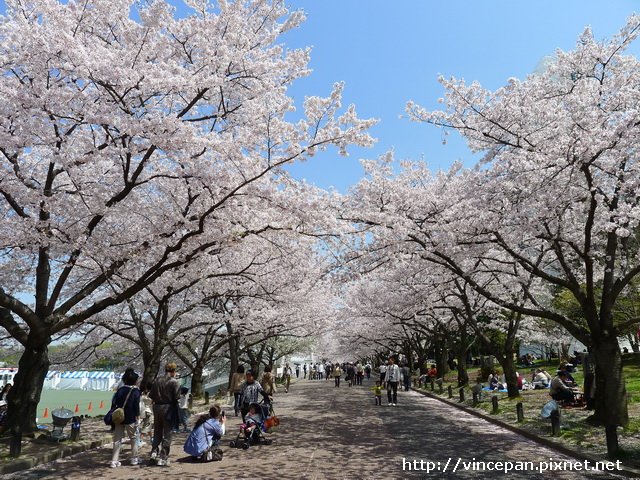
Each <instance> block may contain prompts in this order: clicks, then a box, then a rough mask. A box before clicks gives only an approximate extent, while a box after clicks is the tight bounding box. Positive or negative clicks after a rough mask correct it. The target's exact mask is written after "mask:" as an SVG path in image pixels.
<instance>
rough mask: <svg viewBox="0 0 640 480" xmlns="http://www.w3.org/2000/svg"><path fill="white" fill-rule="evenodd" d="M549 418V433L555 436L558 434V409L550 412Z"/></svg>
mask: <svg viewBox="0 0 640 480" xmlns="http://www.w3.org/2000/svg"><path fill="white" fill-rule="evenodd" d="M549 418H551V435H552V436H554V437H557V436H558V435H560V410H554V411H553V412H551V415H550V416H549Z"/></svg>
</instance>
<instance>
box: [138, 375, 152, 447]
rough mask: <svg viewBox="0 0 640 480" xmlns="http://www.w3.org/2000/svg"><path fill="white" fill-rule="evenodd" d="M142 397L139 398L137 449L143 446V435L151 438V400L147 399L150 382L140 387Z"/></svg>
mask: <svg viewBox="0 0 640 480" xmlns="http://www.w3.org/2000/svg"><path fill="white" fill-rule="evenodd" d="M141 387H142V388H141V392H142V395H141V396H140V418H141V420H142V425H141V426H140V428H139V436H138V447H142V446H143V445H145V444H146V443H145V441H144V438H145V435H149V438H151V432H152V431H153V409H152V408H151V406H152V405H153V400H151V399H150V398H149V391H150V390H151V382H145V384H144V385H142V386H141Z"/></svg>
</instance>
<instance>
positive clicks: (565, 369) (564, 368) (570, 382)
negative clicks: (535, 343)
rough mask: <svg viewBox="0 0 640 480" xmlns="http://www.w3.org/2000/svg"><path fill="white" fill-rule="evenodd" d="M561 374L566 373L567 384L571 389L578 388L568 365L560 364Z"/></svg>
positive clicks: (559, 370)
mask: <svg viewBox="0 0 640 480" xmlns="http://www.w3.org/2000/svg"><path fill="white" fill-rule="evenodd" d="M560 372H564V373H565V376H566V382H565V383H566V384H567V385H568V386H569V387H575V386H576V381H575V379H574V378H573V376H572V375H571V372H570V371H569V369H568V367H567V364H566V363H561V364H560V368H559V369H558V372H557V373H560Z"/></svg>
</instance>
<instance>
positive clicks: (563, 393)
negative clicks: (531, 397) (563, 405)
mask: <svg viewBox="0 0 640 480" xmlns="http://www.w3.org/2000/svg"><path fill="white" fill-rule="evenodd" d="M551 398H553V399H554V400H558V401H565V402H573V400H574V398H575V397H574V395H573V392H569V391H567V390H559V391H557V392H556V393H554V394H553V395H551Z"/></svg>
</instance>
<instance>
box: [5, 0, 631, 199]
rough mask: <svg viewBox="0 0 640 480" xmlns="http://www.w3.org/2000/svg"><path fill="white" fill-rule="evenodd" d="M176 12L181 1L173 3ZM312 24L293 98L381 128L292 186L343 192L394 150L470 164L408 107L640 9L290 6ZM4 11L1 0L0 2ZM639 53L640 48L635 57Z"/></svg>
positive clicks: (290, 40) (534, 58) (531, 62)
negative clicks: (335, 106)
mask: <svg viewBox="0 0 640 480" xmlns="http://www.w3.org/2000/svg"><path fill="white" fill-rule="evenodd" d="M170 3H173V4H174V5H179V4H181V3H182V2H180V1H179V0H170ZM287 3H288V5H289V6H290V8H291V9H293V10H297V9H303V10H304V11H305V12H306V13H307V17H308V18H307V21H306V22H305V23H304V24H303V25H302V27H301V28H299V29H297V30H295V31H292V32H289V33H287V34H286V35H285V36H284V37H283V41H284V42H286V44H287V45H288V46H289V47H292V48H293V47H296V48H297V47H305V46H312V47H313V51H312V54H311V67H312V68H313V70H314V71H313V74H312V75H311V76H310V77H309V78H305V79H301V80H299V81H298V82H297V83H296V84H294V86H293V87H292V88H291V89H290V95H292V96H293V97H294V98H295V99H296V103H297V104H298V105H301V104H302V101H303V100H304V97H305V96H306V95H323V96H324V95H328V94H329V92H330V91H331V87H332V85H333V83H334V82H336V81H345V83H346V89H345V95H344V103H345V104H348V103H354V104H355V105H356V107H357V110H358V112H359V113H360V116H362V117H375V118H379V119H380V121H381V122H380V124H379V125H377V126H376V127H375V128H374V129H373V130H372V134H373V135H374V136H375V137H376V138H377V139H378V143H377V144H376V146H375V147H374V148H372V149H356V148H352V149H350V156H349V157H348V158H343V157H340V156H338V155H337V153H336V152H335V150H329V151H327V152H323V153H321V154H318V155H317V156H315V157H313V158H312V159H310V160H309V161H307V162H305V163H302V164H296V165H293V166H291V167H289V170H290V171H291V173H292V174H293V175H294V176H295V177H296V178H304V179H306V180H307V181H309V182H311V183H314V184H316V185H318V186H320V187H322V188H329V187H331V186H333V187H335V188H336V189H337V190H338V191H340V192H343V193H344V192H346V191H347V190H348V187H349V186H350V185H352V184H354V183H356V182H357V181H358V179H359V178H360V177H361V176H362V168H361V167H360V163H359V159H361V158H375V157H377V156H378V155H380V154H381V153H383V152H385V151H387V150H388V149H391V148H393V149H394V150H395V152H396V158H397V159H424V160H426V161H427V163H428V164H429V165H430V166H431V168H433V169H440V168H447V167H448V166H449V165H450V164H451V163H452V162H453V161H454V160H456V159H460V160H462V161H463V162H465V164H467V165H469V166H470V165H472V164H473V163H474V159H473V158H472V157H471V155H470V153H469V152H468V150H467V149H466V146H465V144H464V142H463V141H462V139H460V138H459V137H457V136H456V135H450V136H449V137H448V139H447V144H446V145H443V142H442V139H443V137H442V132H441V130H439V129H437V128H435V127H432V126H428V125H424V124H415V123H412V122H410V121H409V120H407V119H406V118H400V117H401V115H403V113H404V106H405V104H406V102H407V101H408V100H415V101H416V102H418V103H419V104H421V105H423V106H427V107H429V108H432V109H436V108H439V107H440V106H441V105H439V104H438V103H437V99H438V98H439V97H441V96H442V95H443V90H442V88H441V87H440V85H439V84H438V82H437V78H438V75H440V74H442V75H444V76H446V77H448V76H456V77H462V78H464V79H466V80H467V81H472V80H478V81H479V82H480V83H481V84H482V85H483V86H485V87H488V88H497V87H499V86H501V85H503V84H504V83H505V81H506V79H507V78H509V77H519V78H523V77H525V76H526V75H527V74H528V73H530V72H532V71H533V70H535V68H536V66H537V65H538V64H539V62H540V61H541V60H542V59H543V58H544V57H545V56H548V55H553V53H554V52H555V50H556V49H557V48H561V49H564V50H569V49H571V48H573V46H574V45H575V42H576V39H577V37H578V35H579V34H580V33H581V32H582V31H583V29H584V27H585V26H586V25H591V27H592V29H593V31H594V34H595V35H596V37H597V38H606V37H610V36H612V35H613V34H614V33H615V32H616V31H617V30H618V29H619V28H620V27H621V26H622V25H623V24H624V23H625V21H626V19H627V18H628V16H629V15H630V14H631V13H633V12H634V11H637V10H640V2H639V1H638V0H609V1H603V0H530V1H515V0H484V1H478V0H476V1H473V0H467V1H460V0H449V1H436V0H395V1H382V0H366V1H365V0H287ZM0 11H4V1H2V0H0ZM632 51H633V52H634V54H636V55H637V54H638V51H639V46H638V45H635V46H634V47H633V49H632Z"/></svg>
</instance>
